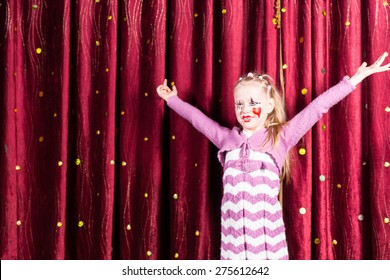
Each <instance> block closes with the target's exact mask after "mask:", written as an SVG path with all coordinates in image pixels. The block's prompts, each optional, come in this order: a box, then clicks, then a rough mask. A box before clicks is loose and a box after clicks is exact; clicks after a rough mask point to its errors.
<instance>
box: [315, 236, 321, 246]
mask: <svg viewBox="0 0 390 280" xmlns="http://www.w3.org/2000/svg"><path fill="white" fill-rule="evenodd" d="M314 244H316V245H318V244H320V239H319V238H318V237H317V238H316V239H314Z"/></svg>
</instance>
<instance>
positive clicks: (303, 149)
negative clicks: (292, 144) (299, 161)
mask: <svg viewBox="0 0 390 280" xmlns="http://www.w3.org/2000/svg"><path fill="white" fill-rule="evenodd" d="M299 154H300V155H301V156H304V155H306V149H305V148H300V149H299Z"/></svg>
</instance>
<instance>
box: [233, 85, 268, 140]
mask: <svg viewBox="0 0 390 280" xmlns="http://www.w3.org/2000/svg"><path fill="white" fill-rule="evenodd" d="M234 103H235V108H236V109H235V112H236V118H237V121H238V123H239V124H240V125H241V126H242V129H243V130H244V131H247V132H252V133H253V132H255V131H257V130H259V129H261V128H264V124H265V121H266V119H267V116H268V114H269V113H271V112H272V110H273V109H274V107H275V102H274V99H273V98H270V97H268V96H267V94H266V92H265V91H264V89H263V87H262V86H261V85H260V83H259V82H256V81H249V82H241V83H240V84H239V85H237V86H236V88H235V89H234Z"/></svg>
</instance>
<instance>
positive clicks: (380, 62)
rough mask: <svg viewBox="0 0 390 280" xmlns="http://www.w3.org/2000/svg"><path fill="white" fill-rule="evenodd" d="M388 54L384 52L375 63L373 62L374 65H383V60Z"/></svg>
mask: <svg viewBox="0 0 390 280" xmlns="http://www.w3.org/2000/svg"><path fill="white" fill-rule="evenodd" d="M388 55H389V54H388V53H387V52H384V53H383V54H382V55H381V56H380V57H379V58H378V60H377V61H375V63H374V64H377V65H381V64H382V63H383V61H384V60H385V58H386V57H387V56H388Z"/></svg>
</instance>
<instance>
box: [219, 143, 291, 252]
mask: <svg viewBox="0 0 390 280" xmlns="http://www.w3.org/2000/svg"><path fill="white" fill-rule="evenodd" d="M237 160H240V150H239V149H236V150H233V151H231V152H228V153H227V155H226V162H225V163H228V164H226V165H225V172H224V176H223V182H224V195H223V198H222V205H221V212H222V214H221V228H222V234H221V258H222V259H288V252H287V244H286V236H285V228H284V223H283V217H282V209H281V207H280V204H279V201H278V194H279V188H280V182H279V175H278V173H277V172H276V171H277V168H276V166H275V165H274V162H273V159H272V158H271V157H270V156H269V155H268V154H264V153H261V152H254V151H252V150H251V151H250V153H249V159H248V160H251V161H256V160H258V161H260V162H263V165H262V166H265V169H255V170H253V171H252V170H251V171H249V172H248V169H246V171H247V172H248V173H246V172H243V171H241V170H240V168H241V167H240V166H239V165H238V166H237V165H236V162H235V161H237ZM248 160H247V161H248ZM254 166H256V165H254ZM259 166H261V165H259Z"/></svg>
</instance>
